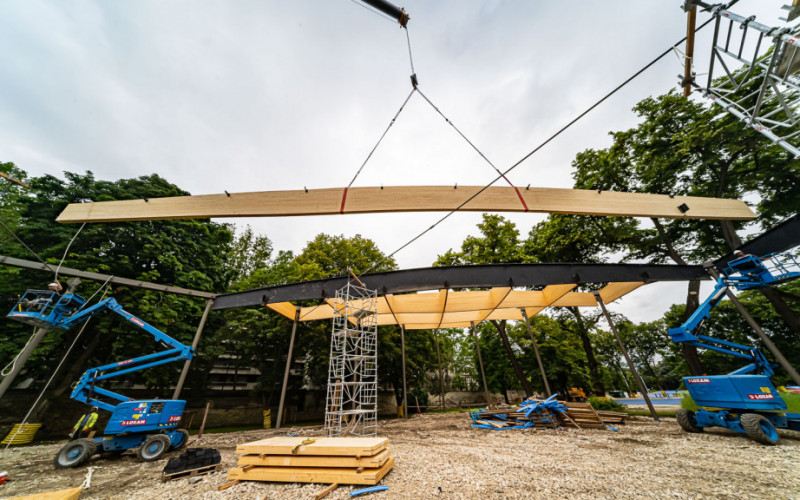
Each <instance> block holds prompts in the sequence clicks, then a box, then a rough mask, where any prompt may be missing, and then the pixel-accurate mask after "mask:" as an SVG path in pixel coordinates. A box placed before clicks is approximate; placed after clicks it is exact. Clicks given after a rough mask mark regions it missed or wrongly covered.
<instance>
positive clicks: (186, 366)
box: [172, 299, 214, 399]
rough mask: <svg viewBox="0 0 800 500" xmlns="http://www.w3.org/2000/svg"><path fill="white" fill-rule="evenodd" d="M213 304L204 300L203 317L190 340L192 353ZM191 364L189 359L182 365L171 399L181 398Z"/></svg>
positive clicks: (208, 300) (212, 300)
mask: <svg viewBox="0 0 800 500" xmlns="http://www.w3.org/2000/svg"><path fill="white" fill-rule="evenodd" d="M212 304H214V299H207V300H206V308H205V310H203V316H202V317H201V318H200V324H199V325H197V331H196V332H195V334H194V339H192V353H194V352H195V350H196V349H197V344H198V343H199V342H200V335H202V334H203V328H204V327H205V326H206V320H207V319H208V312H209V311H210V310H211V305H212ZM191 364H192V360H191V359H187V360H186V361H185V362H184V363H183V369H182V370H181V376H180V378H179V379H178V385H176V386H175V392H173V393H172V399H179V398H180V396H181V391H182V390H183V384H184V382H186V376H187V375H188V374H189V366H190V365H191Z"/></svg>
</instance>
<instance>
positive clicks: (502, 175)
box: [417, 90, 514, 187]
mask: <svg viewBox="0 0 800 500" xmlns="http://www.w3.org/2000/svg"><path fill="white" fill-rule="evenodd" d="M417 92H419V95H421V96H422V98H423V99H425V100H426V101H428V104H430V105H431V107H432V108H433V109H435V110H436V112H437V113H439V115H440V116H441V117H442V118H444V121H446V122H447V123H448V124H449V125H450V126H451V127H453V130H455V131H456V132H458V135H460V136H461V138H462V139H464V140H465V141H467V144H469V145H470V146H472V149H474V150H475V152H476V153H478V154H479V155H480V157H481V158H483V159H484V160H485V161H486V163H488V164H489V165H490V166H491V167H492V168H493V169H494V171H495V172H497V173H498V174H499V175H500V177H502V178H503V179H505V180H506V182H508V184H509V185H510V186H511V187H514V184H512V183H511V181H510V180H508V178H507V177H506V176H505V175H504V174H503V173H502V172H500V169H499V168H497V167H496V166H495V165H494V163H492V162H491V161H490V160H489V158H487V157H486V155H485V154H483V152H482V151H481V150H480V149H478V147H477V146H475V144H473V143H472V141H470V140H469V139H468V138H467V136H465V135H464V134H463V132H461V130H459V129H458V127H456V125H455V123H453V122H451V121H450V119H449V118H447V117H446V116H445V115H444V113H442V112H441V110H439V108H438V107H436V105H435V104H433V103H432V102H431V100H430V99H428V96H426V95H425V94H424V93H423V92H422V91H421V90H417Z"/></svg>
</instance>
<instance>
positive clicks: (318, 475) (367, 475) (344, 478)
mask: <svg viewBox="0 0 800 500" xmlns="http://www.w3.org/2000/svg"><path fill="white" fill-rule="evenodd" d="M392 467H394V457H389V459H388V460H387V461H386V463H385V464H383V466H382V467H379V468H374V469H363V470H362V471H361V472H359V469H354V468H346V467H261V466H256V467H253V468H251V469H248V470H244V469H245V468H244V467H236V468H234V469H231V470H230V471H228V479H231V480H240V481H275V482H282V483H326V484H333V483H338V484H362V485H368V486H374V485H376V484H378V482H379V481H380V480H381V479H383V476H385V475H386V474H388V473H389V471H390V470H392Z"/></svg>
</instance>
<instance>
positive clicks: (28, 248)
mask: <svg viewBox="0 0 800 500" xmlns="http://www.w3.org/2000/svg"><path fill="white" fill-rule="evenodd" d="M0 226H3V228H5V230H6V231H8V234H10V235H11V236H13V237H14V239H16V240H17V241H18V242H19V243H20V244H21V245H22V246H23V247H25V248H26V249H27V250H28V251H29V252H30V253H32V254H33V255H34V256H36V258H37V259H39V262H41V263H42V264H44V265H45V266H47V268H48V269H50V270H51V271H53V272H55V270H54V269H53V268H52V267H51V266H50V264H48V263H47V262H45V261H44V259H42V258H41V257H39V254H38V253H36V252H34V251H33V250H31V247H29V246H28V245H26V244H25V242H24V241H22V240H21V239H20V237H19V236H17V235H16V234H14V231H12V230H11V229H9V227H8V226H6V225H5V224H4V223H3V221H2V220H0Z"/></svg>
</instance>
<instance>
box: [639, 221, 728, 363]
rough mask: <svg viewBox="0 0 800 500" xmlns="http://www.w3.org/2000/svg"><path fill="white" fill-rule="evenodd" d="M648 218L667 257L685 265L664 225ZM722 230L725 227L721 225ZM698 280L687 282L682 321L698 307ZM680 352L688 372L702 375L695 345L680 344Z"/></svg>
mask: <svg viewBox="0 0 800 500" xmlns="http://www.w3.org/2000/svg"><path fill="white" fill-rule="evenodd" d="M650 220H652V221H653V224H654V225H655V227H656V231H658V234H659V236H661V240H662V241H663V242H664V246H666V248H667V255H669V258H670V259H672V260H673V261H675V263H676V264H679V265H682V266H685V265H686V261H685V260H684V259H683V257H681V256H680V255H679V254H678V252H677V251H676V250H675V247H674V246H673V245H672V240H670V238H669V237H668V236H667V232H666V231H665V230H664V226H663V225H661V222H660V221H659V220H658V219H656V218H655V217H652V218H651V219H650ZM723 231H725V228H724V227H723ZM699 294H700V281H698V280H695V281H690V282H689V290H688V294H687V296H686V309H685V312H684V313H683V321H686V320H687V319H689V316H691V315H692V313H694V312H695V311H696V310H697V308H698V307H700V296H699ZM681 352H682V353H683V357H684V358H686V364H687V365H689V372H691V374H692V375H702V374H703V373H705V371H704V370H703V365H702V364H701V363H700V356H698V355H697V347H695V346H693V345H688V344H681Z"/></svg>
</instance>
